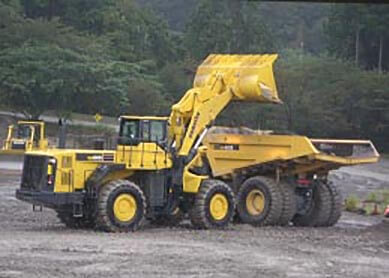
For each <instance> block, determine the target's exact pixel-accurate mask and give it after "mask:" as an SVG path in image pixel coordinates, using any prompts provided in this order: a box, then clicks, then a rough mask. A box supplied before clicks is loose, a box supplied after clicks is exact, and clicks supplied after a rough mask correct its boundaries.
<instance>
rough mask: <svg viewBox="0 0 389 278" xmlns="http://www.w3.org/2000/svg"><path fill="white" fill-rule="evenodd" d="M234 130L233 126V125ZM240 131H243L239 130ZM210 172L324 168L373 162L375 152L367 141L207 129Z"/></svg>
mask: <svg viewBox="0 0 389 278" xmlns="http://www.w3.org/2000/svg"><path fill="white" fill-rule="evenodd" d="M235 131H236V129H235ZM242 131H243V132H242ZM204 145H205V146H206V147H207V148H208V151H207V158H208V161H209V163H210V165H211V169H212V171H213V175H214V176H221V175H227V174H232V173H234V172H236V171H237V170H243V169H254V168H258V169H261V170H262V171H265V170H266V168H267V169H269V168H272V169H274V168H275V167H276V168H278V169H279V170H281V174H285V175H290V174H299V173H320V172H328V171H330V170H334V169H337V168H340V167H342V166H348V165H356V164H364V163H374V162H377V161H378V159H379V154H378V152H377V150H376V149H375V147H374V145H373V144H372V142H371V141H367V140H366V141H365V140H331V139H310V138H308V137H305V136H298V135H272V134H267V133H266V132H261V131H254V130H250V129H243V130H242V129H241V130H240V131H239V132H234V130H233V131H232V132H231V130H228V129H225V128H217V129H213V130H211V132H210V133H209V134H208V135H207V136H206V138H205V140H204Z"/></svg>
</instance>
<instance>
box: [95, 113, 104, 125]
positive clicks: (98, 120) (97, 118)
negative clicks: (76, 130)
mask: <svg viewBox="0 0 389 278" xmlns="http://www.w3.org/2000/svg"><path fill="white" fill-rule="evenodd" d="M102 119H103V116H101V115H100V114H99V113H96V115H95V120H96V123H98V122H100V121H101V120H102Z"/></svg>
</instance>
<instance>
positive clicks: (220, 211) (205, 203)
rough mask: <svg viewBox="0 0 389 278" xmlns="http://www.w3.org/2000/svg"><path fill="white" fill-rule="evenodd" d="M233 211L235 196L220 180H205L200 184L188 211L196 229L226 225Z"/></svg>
mask: <svg viewBox="0 0 389 278" xmlns="http://www.w3.org/2000/svg"><path fill="white" fill-rule="evenodd" d="M234 212H235V196H234V193H233V191H232V190H231V188H230V187H229V186H228V185H227V184H226V183H224V182H222V181H220V180H213V179H209V180H205V181H203V182H202V184H201V186H200V190H199V192H198V193H197V194H196V196H195V199H194V204H193V207H192V209H191V211H190V220H191V223H192V225H193V226H194V227H196V228H198V229H221V228H225V227H227V226H228V225H229V224H230V223H231V222H232V219H233V216H234Z"/></svg>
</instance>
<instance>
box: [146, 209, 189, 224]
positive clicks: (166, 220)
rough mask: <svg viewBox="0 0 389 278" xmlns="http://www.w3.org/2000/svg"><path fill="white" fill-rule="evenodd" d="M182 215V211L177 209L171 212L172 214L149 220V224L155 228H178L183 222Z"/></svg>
mask: <svg viewBox="0 0 389 278" xmlns="http://www.w3.org/2000/svg"><path fill="white" fill-rule="evenodd" d="M184 216H185V215H184V213H183V212H182V210H181V209H180V208H179V207H177V208H176V209H174V210H173V212H172V213H171V214H169V215H161V216H159V217H157V218H156V219H153V220H151V224H153V225H157V226H170V227H174V226H178V225H179V224H180V223H181V222H182V221H183V220H184Z"/></svg>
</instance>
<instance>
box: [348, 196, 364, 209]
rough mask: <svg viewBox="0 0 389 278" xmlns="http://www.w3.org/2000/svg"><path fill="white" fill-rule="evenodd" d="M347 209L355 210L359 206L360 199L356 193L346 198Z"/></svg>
mask: <svg viewBox="0 0 389 278" xmlns="http://www.w3.org/2000/svg"><path fill="white" fill-rule="evenodd" d="M345 204H346V207H345V209H346V211H351V212H355V211H357V210H358V208H359V204H360V200H359V198H358V197H357V196H356V195H350V196H348V197H347V198H346V199H345Z"/></svg>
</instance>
